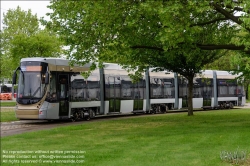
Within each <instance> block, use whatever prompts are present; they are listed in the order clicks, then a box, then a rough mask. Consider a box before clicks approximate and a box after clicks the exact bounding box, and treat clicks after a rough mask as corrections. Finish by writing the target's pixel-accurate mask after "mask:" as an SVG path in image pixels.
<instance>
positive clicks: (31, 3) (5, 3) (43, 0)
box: [0, 0, 51, 29]
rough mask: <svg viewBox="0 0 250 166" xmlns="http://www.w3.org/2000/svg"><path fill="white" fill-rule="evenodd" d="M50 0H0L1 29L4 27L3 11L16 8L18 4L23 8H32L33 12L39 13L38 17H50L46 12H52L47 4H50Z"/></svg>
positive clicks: (25, 9) (26, 9)
mask: <svg viewBox="0 0 250 166" xmlns="http://www.w3.org/2000/svg"><path fill="white" fill-rule="evenodd" d="M49 2H50V1H49V0H26V1H23V0H19V1H17V0H0V4H1V5H0V7H1V29H2V20H3V13H6V12H7V11H8V10H9V9H16V8H17V6H20V7H21V9H22V10H24V11H28V10H29V9H31V12H32V14H37V17H38V18H40V17H44V18H45V19H49V17H48V16H46V13H48V12H51V10H50V9H48V8H47V6H48V5H49V4H50V3H49Z"/></svg>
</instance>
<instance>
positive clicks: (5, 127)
mask: <svg viewBox="0 0 250 166" xmlns="http://www.w3.org/2000/svg"><path fill="white" fill-rule="evenodd" d="M237 108H247V109H250V104H249V103H247V105H246V106H244V107H236V109H237ZM195 111H208V110H195ZM181 112H187V110H181V111H180V110H178V111H168V112H167V114H168V113H181ZM154 115H159V114H136V115H134V114H120V115H105V116H97V117H95V118H93V119H91V120H90V121H86V120H83V121H75V122H72V121H70V120H68V121H66V120H64V121H62V120H61V121H60V120H56V121H50V122H49V121H48V120H22V121H13V122H2V123H1V137H6V136H10V135H15V134H21V133H25V132H31V131H37V130H46V129H51V128H56V127H60V126H67V125H80V124H84V123H91V122H95V121H103V120H110V119H120V118H132V117H138V116H154Z"/></svg>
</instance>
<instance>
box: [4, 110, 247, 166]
mask: <svg viewBox="0 0 250 166" xmlns="http://www.w3.org/2000/svg"><path fill="white" fill-rule="evenodd" d="M194 114H195V115H194V116H187V113H179V114H160V115H154V116H146V117H133V118H120V119H118V120H117V119H115V120H114V119H113V120H107V121H92V122H88V123H83V124H80V125H72V126H65V127H58V128H54V129H50V130H43V131H36V132H29V133H24V134H19V135H15V136H8V137H3V138H1V150H2V152H3V150H5V151H15V150H23V151H28V150H29V151H33V152H34V153H33V155H34V156H36V157H37V158H38V157H39V155H40V156H41V153H40V152H39V153H37V154H36V153H35V151H38V150H43V151H55V150H59V151H66V150H75V151H80V150H81V151H84V152H86V153H84V157H85V158H84V164H71V165H86V166H99V165H100V166H117V165H118V166H131V165H133V166H137V165H138V166H161V165H162V166H194V165H199V166H210V165H211V166H229V165H231V164H230V163H226V162H222V161H221V159H220V152H221V151H236V150H237V149H239V150H244V151H247V152H250V141H249V138H250V132H249V128H250V120H249V119H250V110H249V109H234V110H216V111H207V112H205V111H203V112H195V113H194ZM47 153H48V152H47ZM64 156H65V155H64ZM42 160H45V159H42ZM54 160H56V159H54ZM51 161H52V159H51ZM2 165H11V164H10V163H9V164H2ZM17 165H18V164H17ZM21 165H22V164H21ZM23 165H24V164H23ZM25 165H33V164H25ZM35 165H39V164H35ZM40 165H42V164H40ZM43 165H44V164H43ZM51 165H65V164H51ZM67 165H70V164H67Z"/></svg>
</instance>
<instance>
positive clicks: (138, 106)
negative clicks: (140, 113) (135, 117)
mask: <svg viewBox="0 0 250 166" xmlns="http://www.w3.org/2000/svg"><path fill="white" fill-rule="evenodd" d="M144 87H145V82H144V81H143V80H140V81H139V82H138V83H135V84H134V89H133V90H134V92H133V94H134V95H133V98H134V106H133V111H137V110H143V97H144Z"/></svg>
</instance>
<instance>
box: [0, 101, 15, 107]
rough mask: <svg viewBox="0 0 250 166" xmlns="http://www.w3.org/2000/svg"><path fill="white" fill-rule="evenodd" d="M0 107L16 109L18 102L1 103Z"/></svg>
mask: <svg viewBox="0 0 250 166" xmlns="http://www.w3.org/2000/svg"><path fill="white" fill-rule="evenodd" d="M0 106H1V107H14V106H16V102H15V101H1V102H0Z"/></svg>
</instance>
